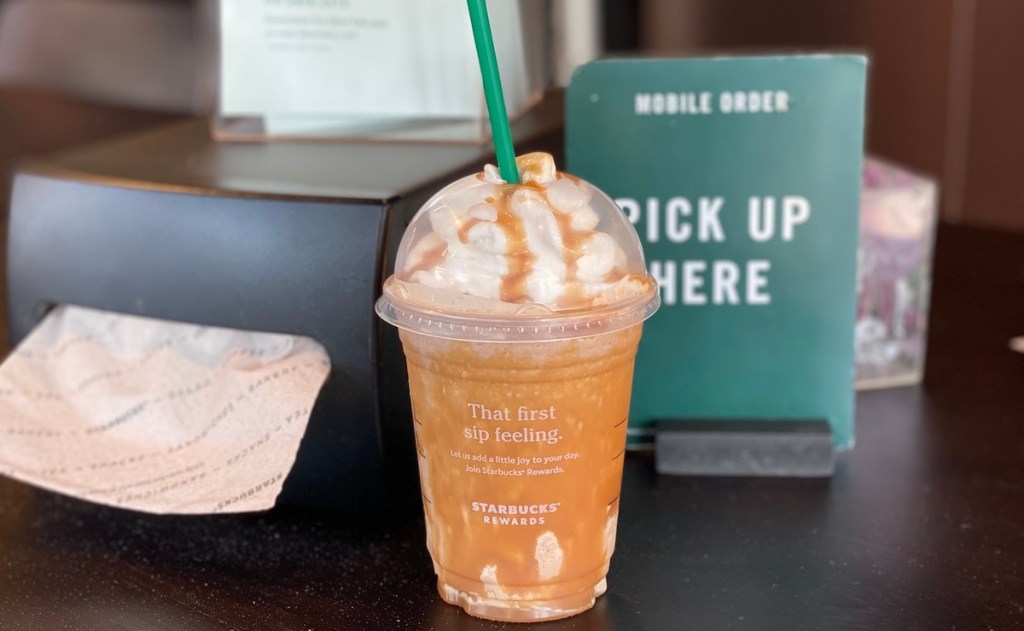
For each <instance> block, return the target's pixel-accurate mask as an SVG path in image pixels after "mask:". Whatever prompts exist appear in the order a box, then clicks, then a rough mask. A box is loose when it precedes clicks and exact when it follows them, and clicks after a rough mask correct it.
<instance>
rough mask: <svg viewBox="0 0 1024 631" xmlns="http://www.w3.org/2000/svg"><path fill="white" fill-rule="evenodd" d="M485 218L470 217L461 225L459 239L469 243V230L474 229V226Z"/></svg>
mask: <svg viewBox="0 0 1024 631" xmlns="http://www.w3.org/2000/svg"><path fill="white" fill-rule="evenodd" d="M482 221H483V219H480V218H479V217H470V218H469V219H467V220H466V221H464V222H463V223H462V225H461V226H459V241H462V242H463V243H469V231H470V230H472V229H473V226H475V225H477V224H478V223H481V222H482Z"/></svg>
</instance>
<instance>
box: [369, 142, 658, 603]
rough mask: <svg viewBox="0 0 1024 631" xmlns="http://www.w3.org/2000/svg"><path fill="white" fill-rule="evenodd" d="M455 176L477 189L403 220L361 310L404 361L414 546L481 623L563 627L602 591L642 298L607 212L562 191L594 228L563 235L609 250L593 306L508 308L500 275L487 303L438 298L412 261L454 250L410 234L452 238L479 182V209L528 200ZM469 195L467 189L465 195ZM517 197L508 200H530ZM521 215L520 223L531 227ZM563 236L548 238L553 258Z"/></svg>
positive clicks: (595, 195)
mask: <svg viewBox="0 0 1024 631" xmlns="http://www.w3.org/2000/svg"><path fill="white" fill-rule="evenodd" d="M520 160H523V158H520ZM561 177H563V176H559V178H561ZM471 178H476V180H477V181H478V182H481V183H480V184H479V185H477V184H474V182H473V181H472V180H471V179H470V178H466V179H465V180H460V181H458V182H456V183H454V184H453V185H451V186H449V187H448V188H446V189H445V190H443V191H441V192H440V193H438V195H437V196H435V197H434V198H433V199H432V200H431V201H429V202H428V203H427V204H426V205H425V206H424V208H423V209H421V210H420V212H419V213H418V214H417V215H416V217H415V218H414V219H413V222H412V223H411V224H410V227H409V229H408V230H407V231H406V234H405V237H404V239H403V243H402V245H401V246H400V248H399V254H398V259H397V261H396V270H398V271H397V274H396V276H393V277H392V278H390V279H388V281H387V282H386V283H385V286H384V295H383V297H382V298H381V299H380V301H379V302H378V303H377V312H378V313H379V314H380V315H381V317H382V318H384V319H385V320H386V321H388V322H390V323H392V324H394V325H396V326H397V327H399V334H400V337H401V340H402V343H403V348H404V350H405V355H406V360H407V363H408V369H409V389H410V393H411V398H412V408H413V420H414V423H415V432H416V447H417V451H418V452H419V471H420V483H421V488H422V492H423V506H424V514H425V520H426V529H427V546H428V548H429V551H430V555H431V558H432V559H433V562H434V569H435V572H436V573H437V576H438V583H437V585H438V592H439V593H440V595H441V598H443V599H444V600H445V601H446V602H449V603H451V604H454V605H458V606H460V607H462V608H463V609H465V611H467V612H468V613H470V614H471V615H474V616H478V617H481V618H487V619H491V620H500V621H514V622H529V621H541V620H552V619H557V618H564V617H567V616H571V615H573V614H576V613H579V612H581V611H584V610H586V609H588V608H590V607H591V606H593V604H594V601H595V599H596V598H597V597H598V596H600V595H601V594H603V593H604V591H605V589H606V580H605V577H606V575H607V573H608V565H609V561H610V559H611V555H612V551H613V549H614V546H615V533H616V522H617V517H618V511H619V490H620V487H621V481H622V465H623V459H624V452H625V444H626V429H627V425H628V413H629V397H630V388H631V384H632V377H633V360H634V357H635V355H636V350H637V344H638V342H639V340H640V333H641V328H642V322H643V320H644V319H646V318H647V317H649V316H650V315H651V314H653V313H654V311H655V310H656V309H657V307H658V304H659V301H658V293H657V289H656V286H655V284H654V283H653V282H651V280H650V278H649V277H648V276H647V275H646V272H645V269H644V266H643V257H642V253H641V250H640V244H639V240H638V239H637V237H636V234H635V232H634V231H633V229H632V227H631V226H630V225H629V223H628V222H627V221H626V220H625V218H624V216H623V215H622V213H621V211H620V210H619V209H618V208H617V207H616V206H615V205H614V203H613V202H612V201H611V200H610V199H608V198H607V196H605V195H604V194H602V193H600V192H599V191H597V189H594V188H593V187H591V186H590V185H589V184H587V183H586V182H582V181H579V180H575V179H573V180H572V184H573V185H574V186H576V187H578V188H579V189H580V190H582V191H584V192H585V193H586V197H587V201H586V205H587V208H589V209H591V210H593V212H594V213H595V214H596V215H597V216H598V221H597V225H596V226H593V227H591V226H592V224H593V223H594V220H593V218H592V217H591V218H590V219H589V220H588V221H581V222H579V225H581V226H583V227H585V228H587V232H588V233H589V234H590V235H591V236H592V235H593V234H596V233H597V232H601V233H604V234H606V235H610V236H611V238H612V239H614V241H615V243H616V245H617V248H618V249H617V251H616V264H615V265H616V271H615V273H614V274H606V277H607V278H609V279H615V278H616V277H617V276H619V275H620V274H621V278H619V279H618V280H617V281H615V282H611V281H609V283H608V284H607V286H606V287H605V294H604V295H603V296H600V295H599V298H598V300H596V301H595V300H592V299H586V300H582V301H579V300H577V301H575V303H573V301H569V302H568V303H566V301H565V300H564V298H565V296H566V295H570V294H574V295H578V296H582V295H587V296H591V297H593V296H594V295H595V292H589V293H586V294H584V293H580V292H579V291H575V292H574V291H573V290H571V289H569V290H566V291H564V292H563V293H562V295H561V301H562V303H563V304H564V306H559V304H558V301H554V302H553V303H549V304H540V303H538V302H536V301H533V300H530V298H529V296H520V297H519V298H518V300H516V301H510V300H509V298H510V296H509V295H508V294H507V293H506V292H505V289H506V285H507V283H508V282H509V279H508V278H507V276H508V275H507V274H506V275H505V277H503V278H502V279H501V281H500V284H501V288H500V292H499V293H500V295H498V296H497V298H494V297H491V298H486V297H480V296H467V295H465V294H463V293H462V292H460V291H459V290H458V289H459V285H458V281H459V279H458V278H456V279H455V280H456V282H455V285H454V289H453V288H452V287H451V286H449V285H451V283H449V282H448V281H449V280H450V279H447V278H446V277H445V275H444V274H441V273H437V274H435V276H436V277H435V276H431V277H425V276H422V274H423V273H424V272H425V271H426V272H427V273H428V274H430V273H433V272H431V271H430V269H431V268H430V266H429V265H427V266H424V264H423V262H424V261H428V262H430V263H431V264H433V265H444V262H443V256H451V257H457V256H459V255H460V253H459V250H458V247H457V244H456V243H455V242H454V241H453V242H451V243H449V246H446V250H447V252H445V253H444V255H441V254H439V253H438V251H439V249H440V248H439V247H438V246H437V245H436V244H432V242H428V245H430V247H426V246H423V245H422V244H421V245H420V246H417V244H418V243H419V242H420V241H421V240H422V239H424V238H427V236H426V235H429V234H431V233H434V234H435V237H429V239H432V240H433V241H436V240H437V238H436V233H437V232H442V233H444V232H445V231H446V230H448V229H450V228H453V227H454V228H457V229H458V230H459V231H460V232H461V231H463V229H464V224H465V223H466V221H468V220H467V219H466V217H468V215H467V214H466V212H465V210H466V207H467V204H468V205H469V207H472V206H473V202H474V200H476V199H477V198H478V197H480V195H481V194H483V193H487V191H488V190H489V189H488V186H490V187H492V188H496V189H497V190H498V194H497V195H494V194H490V195H486V194H484V195H483V199H484V200H487V199H491V200H492V202H491V203H493V204H497V205H499V206H500V205H501V204H502V201H501V199H499V198H505V199H506V200H508V199H513V197H514V196H515V195H517V194H519V193H518V192H517V189H523V188H524V187H525V188H531V185H530V184H529V183H527V184H524V185H515V186H508V185H500V184H499V185H493V184H490V185H488V184H487V183H486V182H484V181H483V180H482V179H481V178H480V177H479V176H471ZM527 179H529V178H527ZM475 188H480V189H481V190H476V191H472V192H470V193H467V189H475ZM532 189H533V191H534V192H533V193H526V194H524V195H525V196H526V197H529V196H530V195H535V194H537V195H540V194H542V193H544V191H545V189H544V187H543V186H540V187H538V186H533V187H532ZM537 191H540V193H537ZM552 196H553V197H555V198H556V199H558V201H559V202H564V201H565V200H563V199H561V198H558V197H557V195H552ZM542 197H543V195H542ZM541 201H543V202H544V203H550V202H549V201H548V200H547V199H546V198H544V199H542V200H541ZM527 206H529V204H526V205H523V204H519V205H518V208H519V209H520V210H522V209H523V208H527ZM560 206H561V208H562V209H563V210H564V209H565V208H570V210H571V208H572V206H571V205H567V204H565V203H562V204H560ZM530 212H531V211H530V210H529V209H528V208H527V209H526V210H524V211H523V212H522V213H520V220H522V221H532V219H531V218H530V217H531V215H530ZM477 214H478V215H479V214H480V213H477ZM484 214H486V213H484ZM499 214H501V213H499ZM513 214H515V213H513ZM561 214H570V213H568V212H566V213H561ZM449 215H452V216H455V217H454V223H451V221H450V220H453V217H452V216H449ZM524 217H525V218H524ZM562 219H565V218H564V217H563V218H562ZM513 220H515V218H514V217H513ZM460 221H461V223H460ZM500 221H501V219H500V218H499V223H500ZM566 221H567V220H566ZM563 223H565V222H564V221H563ZM566 225H567V224H566ZM564 227H565V226H563V228H564ZM506 228H507V226H506ZM526 232H529V230H526ZM573 232H575V231H572V230H569V231H563V232H562V233H561V236H562V237H563V238H562V239H561V243H562V245H563V246H565V247H566V248H570V247H571V245H570V244H569V242H570V241H571V240H572V239H570V237H571V235H572V233H573ZM508 234H512V233H511V232H509V233H508ZM448 236H449V237H451V233H449V235H448ZM588 238H590V237H588ZM602 238H603V237H602ZM509 243H511V241H509ZM453 244H454V245H453ZM417 247H418V253H417ZM512 249H513V248H512V247H511V246H509V247H508V248H506V250H508V251H511V250H512ZM452 250H454V251H452ZM429 251H432V252H433V254H429ZM463 254H464V253H463ZM576 254H578V252H577V253H575V254H574V253H569V254H567V255H566V256H567V260H569V259H571V257H572V256H575V255H576ZM478 264H479V265H480V266H482V267H486V261H481V262H478ZM459 265H460V264H459V263H458V262H453V263H452V266H453V267H454V268H459ZM469 267H470V269H472V268H473V266H472V265H471V266H469ZM508 267H509V269H511V268H512V267H514V265H513V264H512V263H509V266H508ZM571 271H572V270H569V266H568V265H567V266H566V269H565V270H562V272H561V273H556V274H555V275H556V276H560V277H561V280H560V282H562V283H563V284H565V285H573V283H574V282H575V281H573V280H572V279H568V280H567V278H568V277H569V276H572V275H573V274H572V273H571ZM591 271H592V272H593V270H591ZM417 274H419V275H417ZM592 275H593V274H592ZM485 276H486V275H485ZM403 277H404V280H403ZM417 278H419V279H420V280H421V281H423V282H417ZM623 278H624V279H626V280H622V279H623ZM439 279H440V280H439ZM462 280H464V281H465V282H466V286H471V285H472V284H473V282H474V280H473V279H471V278H470V279H462ZM476 280H480V279H476ZM534 280H536V279H534ZM514 282H521V279H520V280H514ZM531 282H533V281H527V282H526V284H527V285H529V284H530V283H531ZM424 283H426V284H424ZM431 285H434V286H431ZM541 285H543V283H541ZM613 285H614V286H613ZM591 287H593V286H591ZM578 289H579V287H578V283H577V290H578ZM477 291H480V288H479V287H477ZM483 291H487V290H486V289H484V290H483ZM537 291H539V292H540V293H543V288H542V289H540V290H537ZM596 293H597V294H600V292H596Z"/></svg>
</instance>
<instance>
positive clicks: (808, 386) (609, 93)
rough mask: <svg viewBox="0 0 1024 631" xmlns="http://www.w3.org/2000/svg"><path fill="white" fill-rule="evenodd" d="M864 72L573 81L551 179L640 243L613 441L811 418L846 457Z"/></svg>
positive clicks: (735, 64) (800, 70)
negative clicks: (569, 185) (640, 290)
mask: <svg viewBox="0 0 1024 631" xmlns="http://www.w3.org/2000/svg"><path fill="white" fill-rule="evenodd" d="M865 76H866V60H865V58H864V57H860V56H849V55H838V56H831V55H813V56H800V57H751V58H721V59H652V60H607V61H599V62H594V63H591V64H587V65H585V66H583V67H582V68H580V69H579V70H578V71H577V72H576V74H575V76H574V77H573V80H572V84H571V85H570V87H569V90H568V94H567V102H566V110H567V112H566V116H567V122H566V125H567V130H566V151H567V170H568V171H569V172H570V173H574V174H576V175H578V176H580V177H582V178H584V179H586V180H589V181H590V182H592V183H594V184H595V185H596V186H598V187H599V188H601V189H602V190H604V191H605V192H607V193H608V194H609V195H610V196H611V197H612V198H614V199H615V200H616V201H617V202H618V204H619V205H620V206H621V207H622V209H623V211H624V212H625V213H626V214H627V215H628V216H629V218H630V220H631V221H632V222H633V224H634V225H635V227H636V229H637V232H638V233H639V235H640V239H641V241H643V243H644V248H645V253H646V257H647V265H648V269H649V270H650V272H651V274H652V275H653V276H654V277H655V278H656V279H657V280H658V282H659V284H660V285H661V295H662V300H663V306H662V308H661V310H660V311H659V312H658V313H657V314H656V315H655V316H654V317H653V318H651V320H649V321H648V323H647V325H646V328H645V331H644V337H643V341H642V342H641V347H640V354H639V357H638V360H637V366H636V380H635V383H634V391H633V407H632V410H631V419H630V428H631V429H630V431H631V433H632V434H633V435H634V436H635V437H642V436H643V435H644V434H649V433H650V428H651V425H652V423H653V422H654V421H655V420H672V419H693V418H701V419H717V418H721V419H736V418H742V419H765V420H771V419H819V418H824V419H827V420H828V421H829V423H830V424H831V426H832V431H833V436H834V438H835V444H836V447H838V448H841V449H842V448H848V447H851V446H852V445H853V376H854V357H853V349H854V343H853V322H854V314H855V307H856V249H857V218H858V213H859V199H860V177H861V176H860V173H861V157H862V155H863V132H864V88H865Z"/></svg>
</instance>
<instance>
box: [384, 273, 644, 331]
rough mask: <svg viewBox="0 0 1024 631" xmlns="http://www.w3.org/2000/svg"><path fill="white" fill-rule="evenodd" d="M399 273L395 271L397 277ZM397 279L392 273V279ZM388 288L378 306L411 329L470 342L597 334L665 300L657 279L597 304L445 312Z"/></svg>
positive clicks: (387, 316)
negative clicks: (516, 311)
mask: <svg viewBox="0 0 1024 631" xmlns="http://www.w3.org/2000/svg"><path fill="white" fill-rule="evenodd" d="M392 278H393V277H392ZM391 280H392V279H388V281H389V282H390V281H391ZM386 289H387V283H385V292H384V294H383V295H381V297H380V298H379V299H378V300H377V302H376V305H375V311H376V312H377V315H378V316H380V318H381V319H382V320H384V321H385V322H387V323H388V324H391V325H393V326H396V327H398V328H399V329H402V330H405V331H411V332H413V333H419V334H422V335H429V336H432V337H440V338H445V339H450V340H458V341H466V342H519V343H523V342H543V341H555V340H569V339H576V338H582V337H592V336H595V335H602V334H604V333H612V332H615V331H621V330H622V329H625V328H628V327H630V326H633V325H635V324H639V323H641V322H643V321H644V320H646V319H647V318H649V317H651V316H652V315H654V313H655V312H656V311H657V310H658V308H659V307H660V306H661V292H660V291H659V289H658V286H657V283H651V286H650V288H648V290H647V291H646V292H645V293H643V294H640V295H638V296H635V297H632V298H630V299H627V300H623V301H619V302H616V303H612V304H609V305H602V306H601V307H599V308H597V309H590V310H586V311H584V310H573V311H551V312H549V313H544V314H526V315H520V316H514V317H513V316H509V315H488V314H477V313H442V312H440V311H436V310H433V309H430V308H429V307H425V306H423V305H420V304H417V303H412V302H410V301H406V300H403V299H401V298H400V297H398V296H395V295H394V294H390V295H389V292H387V290H386Z"/></svg>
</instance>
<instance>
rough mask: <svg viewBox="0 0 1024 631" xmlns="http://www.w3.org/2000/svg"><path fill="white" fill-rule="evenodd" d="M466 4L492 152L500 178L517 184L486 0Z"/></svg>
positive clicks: (475, 0)
mask: <svg viewBox="0 0 1024 631" xmlns="http://www.w3.org/2000/svg"><path fill="white" fill-rule="evenodd" d="M466 4H468V5H469V21H470V22H472V23H473V39H474V40H476V56H477V58H479V59H480V75H481V76H482V77H483V80H484V97H485V98H486V100H487V112H488V113H489V114H490V118H491V135H492V136H493V137H494V151H495V153H496V154H497V155H498V170H499V171H501V178H502V179H503V180H505V181H506V182H508V183H509V184H518V183H519V170H518V169H517V168H516V151H515V149H513V148H512V131H511V130H510V129H509V126H508V113H507V112H506V111H505V96H504V94H502V91H501V75H499V74H498V58H497V55H495V53H494V38H492V37H491V21H490V19H488V17H487V0H466Z"/></svg>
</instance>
